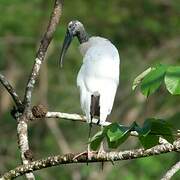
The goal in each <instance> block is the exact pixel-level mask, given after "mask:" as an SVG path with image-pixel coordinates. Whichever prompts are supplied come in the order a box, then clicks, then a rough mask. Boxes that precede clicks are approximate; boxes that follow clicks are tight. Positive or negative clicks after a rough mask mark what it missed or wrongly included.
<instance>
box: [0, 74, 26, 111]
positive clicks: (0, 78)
mask: <svg viewBox="0 0 180 180" xmlns="http://www.w3.org/2000/svg"><path fill="white" fill-rule="evenodd" d="M0 82H1V84H2V85H3V86H4V87H5V88H6V90H7V91H8V92H9V94H10V95H11V97H12V99H13V100H14V102H15V104H16V106H17V107H21V106H22V105H23V104H22V101H21V100H20V98H19V96H18V95H17V93H16V92H15V90H14V88H13V87H12V86H11V84H10V83H9V82H8V80H7V79H6V78H5V77H4V76H3V75H2V74H0Z"/></svg>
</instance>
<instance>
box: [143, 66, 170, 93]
mask: <svg viewBox="0 0 180 180" xmlns="http://www.w3.org/2000/svg"><path fill="white" fill-rule="evenodd" d="M166 68H167V66H166V65H161V64H160V65H157V66H156V67H155V68H154V69H152V70H151V71H150V72H149V73H148V74H147V75H146V76H145V77H144V79H143V80H142V83H141V91H142V93H143V94H144V95H145V96H149V95H151V94H152V93H154V92H155V91H156V90H157V89H158V88H159V87H160V85H161V83H162V82H163V79H164V75H165V72H166Z"/></svg>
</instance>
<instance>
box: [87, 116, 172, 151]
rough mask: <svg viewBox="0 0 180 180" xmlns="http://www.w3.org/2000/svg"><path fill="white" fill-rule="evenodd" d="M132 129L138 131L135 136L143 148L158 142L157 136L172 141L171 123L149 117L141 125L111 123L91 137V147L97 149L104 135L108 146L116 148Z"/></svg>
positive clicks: (134, 123)
mask: <svg viewBox="0 0 180 180" xmlns="http://www.w3.org/2000/svg"><path fill="white" fill-rule="evenodd" d="M133 131H136V132H137V133H138V134H137V135H136V136H137V137H138V138H139V141H140V142H141V144H142V145H143V147H144V148H145V149H148V148H151V147H153V146H155V145H157V144H158V143H159V137H163V138H164V139H166V140H167V141H168V142H169V143H173V141H174V136H173V131H172V127H171V125H170V124H169V123H168V122H167V121H164V120H161V119H155V118H151V119H146V120H145V121H144V124H143V126H142V127H140V126H139V125H138V124H137V123H136V122H133V123H132V125H131V126H129V127H127V126H124V125H120V124H118V123H112V124H110V125H108V126H107V127H105V128H104V129H103V131H99V132H97V133H96V134H95V135H94V136H93V137H92V138H91V141H90V143H91V144H90V145H91V148H92V149H93V150H97V149H98V147H99V145H100V143H101V142H102V141H103V139H104V138H105V137H106V139H107V142H108V146H109V148H117V147H118V146H119V145H121V144H122V143H123V142H124V141H126V140H127V138H128V137H129V136H130V135H131V132H133Z"/></svg>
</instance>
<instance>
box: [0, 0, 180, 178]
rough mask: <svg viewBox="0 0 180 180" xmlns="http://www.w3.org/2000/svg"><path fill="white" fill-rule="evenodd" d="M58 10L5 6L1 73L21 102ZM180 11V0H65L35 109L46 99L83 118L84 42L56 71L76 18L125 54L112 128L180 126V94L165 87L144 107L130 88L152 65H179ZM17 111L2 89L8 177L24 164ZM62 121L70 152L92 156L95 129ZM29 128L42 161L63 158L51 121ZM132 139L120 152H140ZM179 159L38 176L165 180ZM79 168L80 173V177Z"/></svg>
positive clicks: (0, 148) (2, 153)
mask: <svg viewBox="0 0 180 180" xmlns="http://www.w3.org/2000/svg"><path fill="white" fill-rule="evenodd" d="M51 7H52V0H31V1H23V0H13V1H7V0H1V3H0V10H1V16H0V22H1V25H0V70H1V72H2V73H3V74H5V75H8V79H9V80H10V82H12V83H13V86H14V87H16V89H17V92H18V93H19V94H20V95H21V97H23V95H24V94H23V93H24V92H23V89H24V86H25V84H26V82H27V79H28V77H27V76H28V74H29V72H30V71H31V67H32V64H33V60H34V56H35V53H36V48H37V46H38V45H39V39H40V37H42V35H43V32H44V30H45V27H46V25H47V21H48V17H49V14H50V10H51ZM179 12H180V6H179V1H178V0H174V1H156V0H151V1H150V0H147V1H144V0H138V1H132V0H113V1H111V0H107V1H103V0H99V1H95V0H92V1H87V0H77V1H75V2H74V1H64V9H63V15H62V19H61V21H60V24H59V28H58V29H57V31H56V34H55V36H54V38H53V41H52V43H51V46H50V48H49V52H48V56H47V59H46V61H45V65H44V66H43V67H42V72H41V77H40V79H39V82H38V83H37V86H36V89H35V91H34V94H33V105H36V104H38V103H44V102H46V101H47V102H48V107H49V109H50V110H53V111H62V112H69V113H80V114H81V113H82V112H81V108H80V103H79V94H78V89H77V87H76V76H77V72H78V70H79V67H80V64H81V63H82V62H81V60H82V57H81V56H80V54H79V51H78V43H77V41H74V42H73V44H72V46H71V47H70V50H69V51H68V54H67V56H66V58H67V61H66V62H67V63H66V65H65V66H64V69H63V70H62V69H61V70H60V71H59V69H58V68H57V61H58V58H59V51H60V46H61V44H62V41H63V38H64V35H65V31H66V25H67V23H68V22H69V21H70V20H72V19H79V20H80V21H82V22H83V23H84V25H85V27H86V28H87V29H88V32H89V34H90V35H98V36H104V37H107V38H108V39H110V40H111V41H112V42H113V43H114V44H115V45H116V47H117V48H118V49H119V52H120V57H121V68H120V69H121V75H120V86H119V89H118V91H117V96H116V99H115V103H114V106H113V112H112V113H111V116H110V117H109V119H110V120H112V121H113V122H114V121H118V124H119V123H121V124H126V123H127V124H131V122H132V121H134V120H136V121H137V122H138V124H142V123H143V122H142V121H144V119H145V117H151V116H152V117H155V116H156V117H158V116H160V115H163V118H164V117H165V118H166V119H168V121H170V122H173V124H175V126H176V128H179V127H180V121H177V120H179V118H180V113H179V109H180V107H179V105H180V104H179V102H180V99H179V96H176V97H175V98H174V97H171V96H169V95H168V94H167V93H166V91H165V90H164V89H162V90H161V89H160V91H157V92H156V93H154V94H153V95H152V96H149V98H148V100H147V101H144V99H143V98H142V97H141V96H140V95H139V94H138V92H137V94H133V93H132V92H130V88H131V87H130V86H131V82H132V81H133V79H134V77H135V76H136V75H137V74H138V73H139V72H142V71H143V70H144V69H145V67H149V66H151V65H152V64H154V62H163V63H167V64H178V63H179V59H180V56H179V52H180V50H179V48H180V45H179V32H178V31H177V30H178V29H180V23H179V16H178V14H179ZM13 72H15V74H13ZM11 107H12V103H11V101H10V99H8V98H7V94H6V93H5V92H4V91H3V88H0V117H1V118H0V126H1V132H0V137H1V139H0V141H1V145H0V157H1V166H0V172H1V173H3V172H5V171H6V170H7V169H11V168H13V167H15V166H16V165H17V164H20V163H21V162H20V161H19V159H20V158H19V151H18V149H17V142H16V136H15V134H16V123H15V122H14V121H13V120H12V118H11V116H10V115H9V111H10V109H11ZM146 107H148V108H147V109H148V110H146ZM132 112H136V113H134V114H133V113H132ZM132 114H133V115H132ZM56 123H57V125H58V126H57V128H56V129H60V130H61V131H60V132H61V133H62V134H63V137H64V139H63V140H65V141H66V142H67V144H68V145H69V147H70V151H75V152H80V151H82V149H83V150H86V148H87V146H86V143H87V139H88V133H87V129H88V125H86V124H83V123H80V124H79V123H72V122H69V121H64V120H57V121H56ZM29 126H30V129H29V141H30V148H31V149H32V151H33V152H34V156H35V159H39V158H42V157H46V156H48V155H50V154H58V153H62V154H63V151H62V149H61V146H63V145H62V142H63V141H62V140H61V138H60V137H59V139H58V141H57V140H56V138H55V137H54V135H53V133H51V131H50V128H49V126H48V125H47V123H46V122H45V121H43V120H42V121H37V122H35V123H29ZM93 130H94V131H95V130H96V128H93ZM55 131H56V130H54V132H55ZM105 138H106V137H105ZM130 140H131V139H130V138H128V139H127V140H126V141H125V142H124V143H123V144H122V145H121V146H120V147H122V148H126V149H128V148H131V147H132V145H133V148H134V147H135V146H138V145H139V144H137V143H136V141H134V142H133V143H129V142H131V141H130ZM59 142H60V143H59ZM126 142H127V143H126ZM59 144H60V145H61V146H59ZM131 144H132V145H131ZM124 146H125V147H124ZM9 158H11V159H9ZM177 158H179V157H177V155H176V154H175V153H172V154H171V153H170V154H166V155H162V156H160V157H155V158H153V157H152V158H148V159H139V160H134V161H131V163H128V162H127V163H123V162H122V163H120V164H118V163H117V165H116V166H113V168H112V169H108V170H107V171H106V164H105V168H104V171H103V172H102V171H100V170H99V164H97V165H95V164H93V166H91V165H90V164H89V166H84V165H79V166H76V167H75V166H74V167H71V166H62V167H57V168H48V169H46V170H42V171H37V172H36V176H37V179H52V180H53V179H65V180H67V179H69V180H70V179H73V175H74V174H75V175H74V176H75V177H77V176H78V175H79V174H80V177H81V179H90V178H92V176H94V172H97V173H96V174H98V177H97V175H96V179H101V178H99V176H100V175H101V174H103V177H104V176H106V174H107V173H108V174H107V176H106V178H104V179H107V180H110V179H118V178H119V177H122V179H124V180H129V179H133V180H134V179H138V178H139V177H141V179H143V180H151V179H160V177H161V176H162V172H163V171H164V172H165V170H167V169H168V168H169V167H170V166H171V165H172V164H174V163H175V162H176V160H177ZM164 162H166V163H164ZM162 164H163V166H162ZM149 167H151V169H150V168H149ZM74 169H75V170H76V172H79V174H76V173H74V171H73V170H74ZM92 172H93V173H92ZM20 179H23V178H20ZM176 179H177V180H178V179H179V174H177V177H176Z"/></svg>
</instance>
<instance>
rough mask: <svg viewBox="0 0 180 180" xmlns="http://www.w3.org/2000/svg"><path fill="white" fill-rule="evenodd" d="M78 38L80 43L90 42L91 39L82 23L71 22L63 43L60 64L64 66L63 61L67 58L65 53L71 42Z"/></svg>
mask: <svg viewBox="0 0 180 180" xmlns="http://www.w3.org/2000/svg"><path fill="white" fill-rule="evenodd" d="M75 36H77V38H78V40H79V42H80V43H83V42H86V41H88V39H89V37H88V35H87V33H86V31H85V29H84V26H83V24H82V23H81V22H79V21H77V20H74V21H71V22H69V24H68V27H67V31H66V36H65V39H64V42H63V46H62V50H61V55H60V60H59V64H60V65H61V66H62V63H63V59H64V56H65V53H66V51H67V49H68V47H69V45H70V44H71V41H72V40H73V38H74V37H75Z"/></svg>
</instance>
